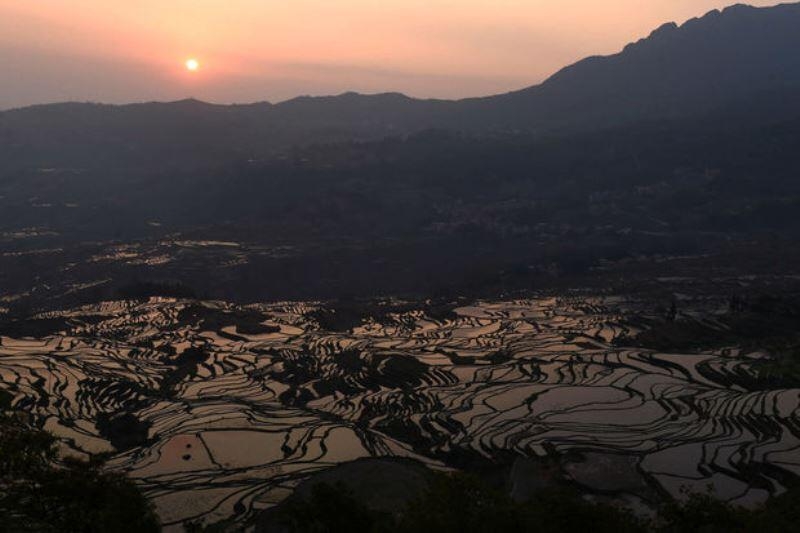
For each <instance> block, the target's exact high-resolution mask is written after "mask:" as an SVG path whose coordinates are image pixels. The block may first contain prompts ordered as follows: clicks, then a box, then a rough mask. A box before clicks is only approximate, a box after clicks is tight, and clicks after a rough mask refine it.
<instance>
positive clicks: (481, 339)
mask: <svg viewBox="0 0 800 533" xmlns="http://www.w3.org/2000/svg"><path fill="white" fill-rule="evenodd" d="M709 305H712V307H713V304H709ZM637 306H638V307H637ZM397 309H403V310H402V311H398V312H386V313H379V314H378V316H377V318H373V319H369V320H366V321H364V322H362V323H361V324H360V325H358V326H356V327H355V328H352V329H350V330H347V331H329V330H325V329H323V328H322V327H321V326H320V322H323V323H325V321H324V320H321V319H320V317H321V316H325V313H328V315H330V314H331V312H330V311H329V310H326V309H324V308H323V307H322V306H320V305H317V304H273V305H258V306H249V307H237V306H233V305H228V304H224V303H218V302H197V301H188V300H186V301H184V300H166V299H152V300H150V301H149V302H147V303H142V302H139V303H134V302H109V303H103V304H98V305H92V306H88V307H83V308H79V309H74V310H69V311H64V312H56V313H50V314H47V315H42V316H40V317H38V318H37V319H36V320H29V321H27V322H24V323H20V324H17V327H16V329H8V328H6V331H5V335H4V336H2V337H0V341H1V343H0V387H2V388H3V389H5V390H7V391H9V392H11V393H12V394H13V395H14V397H15V400H14V405H15V407H16V408H18V409H23V410H26V411H29V412H31V413H33V414H34V415H35V416H36V418H37V420H39V421H40V422H41V424H42V425H43V426H44V427H46V428H47V429H49V430H51V431H53V432H55V433H56V434H58V435H59V436H60V437H61V438H62V443H63V448H64V451H65V453H71V454H77V455H85V454H96V453H109V454H111V459H110V461H109V463H108V465H109V467H111V468H114V469H119V470H122V471H125V472H127V473H128V474H129V475H130V476H132V477H133V478H135V479H136V480H137V481H138V482H139V483H141V485H142V487H143V488H144V490H145V491H146V492H147V494H148V495H149V497H150V498H151V499H152V500H153V501H154V502H155V504H156V506H157V509H158V512H159V514H160V516H161V518H162V520H163V522H164V523H165V524H167V525H175V526H177V525H179V524H180V523H181V522H184V521H187V520H201V521H204V522H207V523H210V522H215V521H219V520H223V519H231V518H233V519H234V520H239V521H244V520H247V519H248V518H252V517H253V516H254V514H255V513H257V512H258V511H259V510H260V509H263V508H266V507H269V506H271V505H273V504H275V503H276V502H278V501H280V500H281V499H283V498H284V497H286V495H287V494H289V493H290V491H291V490H292V488H293V487H294V486H295V485H296V484H297V483H298V482H299V481H301V480H302V479H305V478H307V477H308V476H309V475H311V474H312V473H314V472H317V471H319V470H321V469H324V468H326V467H329V466H331V465H335V464H339V463H342V462H346V461H350V460H353V459H357V458H360V457H367V456H396V457H411V458H416V459H418V460H420V461H422V462H424V463H426V464H428V465H429V466H431V467H433V468H448V467H453V466H458V465H459V464H460V462H461V461H463V458H464V457H471V458H473V460H474V458H485V459H486V460H492V459H499V458H501V457H507V456H508V455H509V452H513V454H517V455H519V456H529V457H535V456H539V457H544V456H550V457H557V458H559V459H558V460H559V461H560V465H561V468H562V470H563V471H564V472H565V473H566V475H568V476H569V477H570V478H572V479H573V480H574V481H575V482H576V483H578V484H580V485H582V486H584V487H585V488H586V489H587V490H589V491H593V492H596V493H613V494H619V495H622V496H624V497H627V498H630V499H644V500H648V499H651V498H656V497H657V495H658V494H659V493H661V494H665V493H670V494H673V495H677V494H678V493H679V492H680V490H681V487H682V486H687V487H689V488H691V489H694V490H698V491H705V490H706V487H707V485H709V484H710V485H711V486H713V488H714V490H715V491H716V493H717V495H719V496H720V497H723V498H725V499H728V500H732V501H737V502H740V503H749V502H757V501H760V500H763V499H764V498H766V497H767V496H768V495H769V494H770V493H777V492H780V491H781V490H782V488H783V486H784V485H785V484H786V483H788V482H789V481H790V480H792V479H794V478H795V477H796V476H797V475H800V390H796V389H795V390H786V389H778V390H775V389H772V388H769V387H766V386H763V384H761V381H759V380H757V379H755V373H754V371H753V369H752V365H753V362H754V361H755V360H757V359H758V358H759V357H760V355H759V354H758V353H741V352H740V351H739V350H736V349H728V350H721V351H717V352H708V353H699V354H698V353H694V354H679V353H657V352H654V351H650V350H644V349H639V348H624V347H620V346H619V342H615V340H617V341H619V339H620V338H623V336H626V337H630V336H631V335H633V334H635V333H636V332H637V331H638V328H637V326H635V325H634V323H633V322H632V321H631V320H630V319H628V318H626V317H629V316H636V317H638V318H637V320H639V321H641V318H642V317H645V316H646V310H645V309H644V308H643V307H641V306H639V304H638V303H637V302H636V301H633V300H626V299H623V298H610V297H604V298H594V299H592V298H590V299H587V298H583V297H575V298H559V299H555V298H549V299H538V300H528V301H509V302H481V303H477V304H474V305H473V306H470V307H461V308H457V309H454V310H452V311H451V312H444V313H442V312H440V311H438V312H433V311H431V310H427V311H426V310H425V306H420V307H419V310H410V309H413V306H408V305H405V306H402V307H397ZM387 310H390V309H389V308H387ZM333 314H334V315H335V313H333ZM686 316H687V317H688V316H691V313H690V312H689V311H687V315H686ZM698 316H700V315H698ZM708 317H710V318H708ZM708 317H706V318H702V319H700V318H698V319H697V320H703V321H704V322H705V323H706V325H708V326H709V327H716V325H715V322H714V318H713V312H712V313H710V314H709V315H708ZM720 327H721V326H720ZM337 329H343V328H337ZM567 452H577V453H570V454H567Z"/></svg>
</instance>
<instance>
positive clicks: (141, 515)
mask: <svg viewBox="0 0 800 533" xmlns="http://www.w3.org/2000/svg"><path fill="white" fill-rule="evenodd" d="M8 404H9V398H8V395H7V394H6V393H3V392H2V391H0V531H2V532H26V531H37V532H53V533H72V532H76V533H78V532H80V533H84V532H85V533H93V532H98V533H100V532H108V531H115V532H122V533H124V532H131V533H133V532H136V533H140V532H141V533H147V532H150V531H159V530H160V527H159V524H158V520H157V519H156V516H155V514H154V513H153V510H152V508H151V507H150V504H149V503H148V502H147V500H146V499H145V498H144V496H143V495H142V494H141V493H140V492H139V490H138V489H137V488H136V486H135V485H134V484H133V483H132V482H131V481H129V480H127V479H126V478H125V477H124V476H122V475H120V474H113V473H109V472H105V471H104V470H103V469H102V468H101V466H102V465H101V464H100V462H99V461H90V462H83V461H78V460H75V459H64V460H61V461H59V458H58V457H57V454H56V446H55V437H53V436H52V435H50V434H49V433H46V432H44V431H40V430H37V429H33V428H31V427H30V426H29V425H28V423H27V421H26V420H25V418H24V417H23V416H21V415H20V414H18V413H10V412H8V407H9V405H8Z"/></svg>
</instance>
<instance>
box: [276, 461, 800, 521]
mask: <svg viewBox="0 0 800 533" xmlns="http://www.w3.org/2000/svg"><path fill="white" fill-rule="evenodd" d="M279 523H280V524H281V525H282V527H283V529H282V530H284V531H291V532H314V533H328V532H331V533H333V532H339V531H347V532H398V533H399V532H420V533H427V532H431V533H491V532H506V531H508V532H515V533H517V532H527V531H531V532H537V533H540V532H542V533H561V532H577V533H587V532H589V531H591V532H601V533H602V532H611V533H628V532H631V533H634V532H649V531H659V532H663V533H684V532H686V533H689V532H706V533H736V532H742V533H745V532H757V533H764V532H783V531H795V530H796V527H797V524H798V523H800V491H797V490H794V491H790V492H788V493H786V494H784V495H782V496H780V497H777V498H773V499H772V500H771V501H770V502H769V504H768V505H766V506H765V507H763V508H760V509H757V510H752V511H751V510H746V509H742V508H739V507H734V506H731V505H729V504H726V503H724V502H720V501H718V500H715V499H714V498H712V497H711V496H709V495H699V494H694V495H691V496H690V497H689V498H688V500H686V501H685V502H682V503H680V502H670V503H668V504H665V505H664V506H662V507H661V508H660V509H658V510H657V513H656V515H655V516H654V517H653V518H651V519H643V518H639V517H636V516H634V515H633V514H631V513H630V512H628V511H625V510H622V509H619V508H617V507H614V506H612V505H607V504H599V503H591V502H588V501H586V500H584V499H582V498H581V497H580V495H579V494H578V493H576V492H573V491H569V490H552V491H544V492H542V493H541V494H539V495H537V496H535V497H534V498H533V499H532V500H530V501H528V502H525V503H517V502H514V501H513V500H512V499H511V498H510V497H509V496H507V495H506V494H505V493H503V492H501V491H499V490H495V489H493V488H491V487H488V486H486V485H484V484H483V483H482V482H481V481H480V480H478V479H477V478H475V477H472V476H468V475H462V474H457V475H437V476H436V478H435V479H434V481H433V482H432V483H431V484H430V486H429V488H428V490H427V491H426V492H425V493H424V494H422V495H421V496H420V497H418V498H416V499H415V500H413V501H412V502H411V504H410V505H409V506H408V507H407V508H406V510H405V511H404V512H403V513H402V514H400V515H398V516H391V515H387V514H385V513H377V512H373V511H371V510H370V509H368V508H366V507H365V506H363V505H361V504H360V503H359V502H358V501H356V500H355V499H354V498H353V496H352V493H350V492H349V491H348V490H347V488H346V487H345V486H343V485H337V486H331V485H325V484H320V485H317V486H316V487H314V490H313V491H312V494H311V497H310V498H309V499H308V500H306V501H293V502H291V503H290V504H289V505H287V506H285V507H284V508H283V510H282V511H281V513H280V515H279Z"/></svg>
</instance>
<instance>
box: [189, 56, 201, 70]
mask: <svg viewBox="0 0 800 533" xmlns="http://www.w3.org/2000/svg"><path fill="white" fill-rule="evenodd" d="M199 68H200V62H199V61H198V60H196V59H194V58H192V59H187V60H186V70H188V71H190V72H196V71H197V70H198V69H199Z"/></svg>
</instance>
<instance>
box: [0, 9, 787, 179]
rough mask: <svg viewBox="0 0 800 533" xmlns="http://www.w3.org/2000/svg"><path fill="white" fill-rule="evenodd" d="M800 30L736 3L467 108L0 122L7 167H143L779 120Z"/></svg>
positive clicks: (396, 106)
mask: <svg viewBox="0 0 800 533" xmlns="http://www.w3.org/2000/svg"><path fill="white" fill-rule="evenodd" d="M798 28H800V4H796V3H795V4H783V5H779V6H776V7H770V8H754V7H749V6H744V5H736V6H733V7H729V8H727V9H725V10H724V11H721V12H720V11H712V12H710V13H708V14H707V15H705V16H703V17H701V18H697V19H693V20H690V21H689V22H687V23H685V24H684V25H682V26H677V25H676V24H674V23H670V24H665V25H664V26H662V27H661V28H659V29H657V30H656V31H654V32H653V33H652V34H651V35H650V36H649V37H647V38H646V39H642V40H640V41H638V42H636V43H632V44H630V45H628V46H627V47H626V48H625V49H624V50H623V51H622V52H620V53H619V54H616V55H612V56H607V57H591V58H587V59H585V60H583V61H580V62H578V63H576V64H574V65H571V66H569V67H567V68H565V69H563V70H562V71H560V72H558V73H557V74H555V75H554V76H552V77H551V78H550V79H548V80H547V81H545V82H544V83H542V84H541V85H538V86H534V87H530V88H527V89H523V90H521V91H517V92H512V93H508V94H503V95H498V96H491V97H485V98H474V99H466V100H460V101H444V100H417V99H412V98H409V97H406V96H404V95H401V94H395V93H387V94H378V95H360V94H356V93H346V94H342V95H339V96H331V97H300V98H296V99H293V100H290V101H287V102H283V103H280V104H275V105H273V104H269V103H256V104H249V105H232V106H220V105H211V104H207V103H203V102H199V101H196V100H183V101H178V102H172V103H145V104H133V105H124V106H111V105H98V104H80V103H68V104H53V105H42V106H33V107H28V108H23V109H17V110H11V111H6V112H3V113H0V142H1V144H0V157H2V158H3V160H4V161H6V162H18V163H20V164H32V163H34V162H35V163H36V164H42V165H45V164H52V165H69V164H72V165H78V166H86V165H91V164H92V161H96V162H98V163H101V164H105V163H106V162H107V161H114V162H117V163H118V164H119V163H123V162H125V161H131V162H136V163H137V164H140V163H141V159H142V157H143V156H145V157H147V158H153V157H158V158H161V161H162V162H163V157H165V156H170V155H172V156H174V155H179V154H181V153H184V152H188V153H192V154H195V155H196V154H207V155H213V156H217V155H219V154H221V153H232V154H238V155H250V156H252V157H262V156H264V155H267V154H272V153H275V152H276V151H280V150H283V149H285V148H287V147H290V146H293V145H298V144H310V143H317V142H329V141H340V140H367V139H375V138H381V137H385V136H396V135H407V134H412V133H414V132H417V131H421V130H425V129H448V130H457V131H462V132H468V133H470V134H477V135H487V134H491V135H495V134H503V133H510V132H525V133H533V134H539V135H544V134H552V133H569V132H575V131H577V130H588V129H598V128H605V127H611V126H617V125H622V124H626V123H630V122H637V121H643V120H652V119H662V118H680V117H686V116H695V115H698V114H703V113H708V112H712V111H714V110H716V109H719V108H722V107H725V106H731V105H734V106H735V105H737V102H742V101H746V100H747V99H750V98H754V97H757V98H760V99H761V100H763V101H772V104H771V105H772V108H773V112H781V111H782V107H781V106H783V105H792V106H795V105H796V104H797V100H798V99H797V97H796V95H797V94H798V92H800V53H798V50H800V31H799V30H798ZM794 108H795V107H793V109H794ZM200 159H201V160H202V159H203V157H201V158H200Z"/></svg>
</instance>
